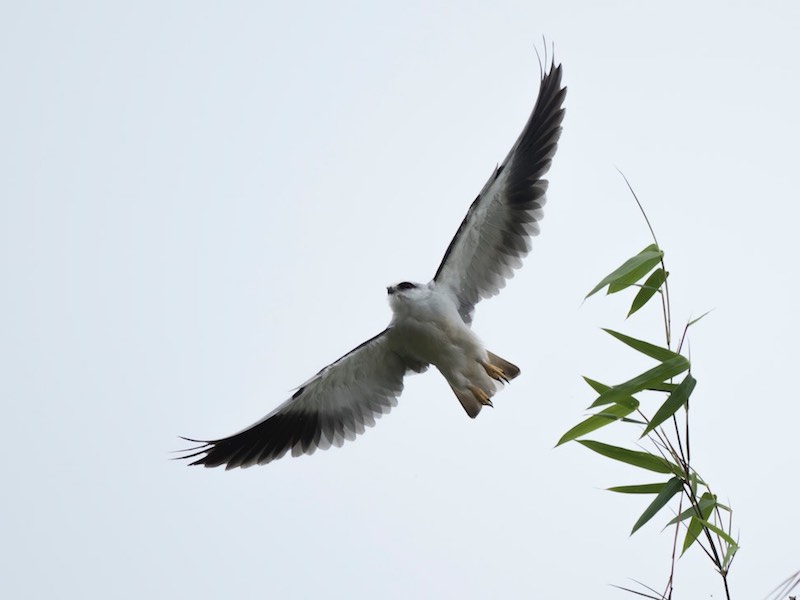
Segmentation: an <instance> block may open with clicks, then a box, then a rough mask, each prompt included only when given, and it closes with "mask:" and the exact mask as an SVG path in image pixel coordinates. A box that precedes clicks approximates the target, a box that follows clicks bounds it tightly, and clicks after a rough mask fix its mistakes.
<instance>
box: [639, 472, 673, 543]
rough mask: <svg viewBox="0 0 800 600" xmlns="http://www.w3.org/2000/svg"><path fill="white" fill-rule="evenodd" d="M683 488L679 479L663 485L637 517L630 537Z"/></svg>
mask: <svg viewBox="0 0 800 600" xmlns="http://www.w3.org/2000/svg"><path fill="white" fill-rule="evenodd" d="M682 487H683V480H682V479H681V478H680V477H673V478H672V479H670V480H669V481H668V482H667V483H666V485H664V489H662V490H661V491H660V492H659V493H658V495H657V496H656V497H655V498H654V499H653V501H652V502H651V503H650V506H648V507H647V508H646V509H645V511H644V512H643V513H642V516H641V517H639V520H638V521H636V523H635V524H634V526H633V529H631V535H633V534H634V533H636V530H637V529H639V528H640V527H641V526H642V525H644V524H645V523H647V522H648V521H649V520H650V519H652V518H653V517H654V516H655V515H656V513H657V512H658V511H660V510H661V509H662V508H664V505H666V504H667V502H669V501H670V500H672V497H673V496H674V495H675V494H677V493H678V492H680V491H681V488H682Z"/></svg>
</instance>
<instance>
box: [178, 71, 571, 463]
mask: <svg viewBox="0 0 800 600" xmlns="http://www.w3.org/2000/svg"><path fill="white" fill-rule="evenodd" d="M545 63H546V59H545ZM566 92H567V90H566V88H565V87H562V86H561V65H558V66H556V65H555V61H551V63H550V65H549V67H548V66H547V65H546V64H545V67H544V69H542V72H541V78H540V85H539V95H538V97H537V99H536V104H535V106H534V108H533V112H532V113H531V115H530V117H529V118H528V122H527V123H526V124H525V127H524V129H523V130H522V133H521V134H520V135H519V138H518V139H517V141H516V143H515V144H514V145H513V146H512V148H511V151H510V152H509V153H508V156H506V159H505V160H504V161H503V163H502V164H501V165H500V166H499V167H497V168H496V169H495V170H494V172H493V173H492V175H491V177H489V180H488V181H487V182H486V185H484V186H483V189H482V190H481V192H480V194H478V197H477V198H476V199H475V201H474V202H473V203H472V205H471V206H470V208H469V210H468V211H467V215H466V217H464V220H463V221H462V223H461V226H460V227H459V228H458V231H457V232H456V235H455V237H454V238H453V240H452V241H451V242H450V245H449V247H448V248H447V251H446V252H445V255H444V258H443V259H442V262H441V264H440V265H439V268H438V269H437V270H436V274H435V275H434V277H433V279H432V280H431V281H430V282H428V283H414V282H410V281H403V282H401V283H397V284H394V285H390V286H389V287H388V288H387V290H386V291H387V293H388V297H389V305H390V306H391V309H392V320H391V322H390V323H389V325H388V327H387V328H386V329H384V330H383V331H382V332H381V333H379V334H378V335H376V336H375V337H373V338H372V339H369V340H367V341H366V342H364V343H362V344H361V345H359V346H358V347H357V348H355V349H353V350H351V351H350V352H348V353H347V354H345V355H344V356H342V357H341V358H340V359H338V360H337V361H335V362H333V363H331V364H329V365H328V366H327V367H325V368H324V369H322V370H321V371H320V372H319V373H317V374H316V375H314V376H313V377H312V378H311V379H309V380H308V381H306V382H305V383H304V384H302V385H301V386H300V387H298V388H297V389H296V391H295V392H294V393H293V394H292V396H291V398H289V399H288V400H286V401H285V402H284V403H283V404H281V405H280V406H278V407H277V408H276V409H275V410H273V411H272V412H271V413H269V414H268V415H267V416H265V417H264V418H263V419H261V420H260V421H258V422H257V423H254V424H253V425H250V426H249V427H247V428H245V429H243V430H242V431H240V432H239V433H235V434H233V435H231V436H229V437H224V438H220V439H216V440H195V439H191V438H183V439H186V440H187V441H190V442H195V443H198V444H200V445H199V446H196V447H194V448H190V449H188V450H186V451H185V454H184V455H183V456H181V457H179V458H181V459H189V460H192V462H191V463H190V464H192V465H203V466H206V467H219V466H223V465H224V466H225V468H226V469H234V468H236V467H250V466H253V465H263V464H266V463H269V462H271V461H273V460H276V459H278V458H281V457H282V456H284V455H285V454H286V453H287V452H289V451H291V453H292V456H299V455H301V454H313V453H314V452H315V451H316V450H317V449H321V450H325V449H327V448H330V447H331V446H337V447H339V446H341V445H342V444H344V442H345V440H352V439H354V438H355V437H356V436H358V435H360V434H362V433H363V432H364V430H365V428H366V427H371V426H373V425H374V424H375V419H376V418H378V417H380V416H381V415H383V414H385V413H388V412H389V411H390V410H391V409H392V407H393V406H395V405H396V404H397V398H398V397H399V396H400V393H401V392H402V391H403V379H404V377H405V376H406V374H408V373H410V372H415V373H422V372H423V371H425V370H426V369H427V368H428V367H429V366H430V365H433V366H434V367H436V368H437V369H438V370H439V372H440V373H441V374H442V375H443V376H444V378H445V379H446V380H447V383H449V384H450V387H451V388H452V390H453V392H454V393H455V395H456V398H458V400H459V402H460V403H461V406H463V407H464V410H465V411H466V412H467V414H468V415H469V416H470V417H472V418H475V417H476V416H477V415H478V413H479V412H480V411H481V409H482V408H483V407H484V406H492V397H493V396H494V394H495V393H496V392H497V391H498V390H499V388H500V387H501V386H502V384H503V383H508V382H509V381H510V380H512V379H514V378H515V377H516V376H517V375H519V372H520V371H519V368H517V367H516V366H515V365H513V364H512V363H510V362H508V361H507V360H504V359H502V358H500V357H499V356H497V355H496V354H493V353H492V352H489V351H488V350H487V349H486V348H484V346H483V344H482V343H481V341H480V340H479V339H478V337H477V336H476V335H475V333H473V331H472V328H471V325H472V315H473V312H474V310H475V305H476V304H477V303H478V302H479V301H480V300H481V299H483V298H489V297H491V296H494V295H496V294H497V293H498V292H499V291H500V289H501V288H502V287H504V286H505V282H506V280H507V279H509V278H510V277H512V276H513V272H514V270H515V269H517V268H519V267H520V266H521V264H522V258H523V257H524V256H525V255H527V254H528V251H529V250H530V247H531V240H530V238H531V236H533V235H537V234H538V233H539V221H540V220H541V219H542V207H543V206H544V203H545V192H546V191H547V185H548V183H547V180H545V179H542V177H543V176H544V175H545V173H547V171H548V170H549V168H550V163H551V161H552V159H553V156H554V155H555V153H556V147H557V143H558V139H559V136H560V135H561V122H562V120H563V118H564V109H563V108H562V105H563V102H564V98H565V96H566Z"/></svg>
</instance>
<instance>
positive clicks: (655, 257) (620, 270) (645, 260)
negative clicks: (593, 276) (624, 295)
mask: <svg viewBox="0 0 800 600" xmlns="http://www.w3.org/2000/svg"><path fill="white" fill-rule="evenodd" d="M662 256H664V253H663V252H662V251H661V250H659V248H658V246H657V245H655V244H650V245H649V246H648V247H647V248H645V249H644V250H642V251H641V252H640V253H639V254H637V255H636V256H633V257H631V258H629V259H628V260H626V261H625V262H624V263H622V265H620V266H619V267H617V268H616V269H615V270H614V271H613V272H611V273H610V274H608V275H606V276H605V277H604V278H603V280H602V281H601V282H600V283H598V284H597V285H596V286H594V289H592V291H591V292H589V293H588V294H586V298H588V297H589V296H592V295H594V294H596V293H597V292H599V291H600V290H602V289H603V288H604V287H606V286H607V285H608V286H610V285H612V284H622V283H623V282H628V281H630V279H631V277H633V276H635V275H636V274H637V273H639V272H641V271H642V270H643V268H644V267H645V266H646V270H644V272H642V273H641V275H639V276H638V277H636V279H634V280H633V281H630V283H627V285H632V284H634V283H636V282H637V281H639V279H641V278H642V277H644V276H645V275H646V274H647V273H649V272H650V270H651V269H652V268H653V267H654V266H656V265H657V264H658V263H659V262H661V257H662ZM620 289H622V288H620ZM617 291H619V290H617Z"/></svg>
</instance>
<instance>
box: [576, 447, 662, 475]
mask: <svg viewBox="0 0 800 600" xmlns="http://www.w3.org/2000/svg"><path fill="white" fill-rule="evenodd" d="M578 443H579V444H582V445H584V446H586V447H587V448H589V450H593V451H594V452H597V453H598V454H602V455H603V456H607V457H608V458H611V459H613V460H618V461H620V462H624V463H628V464H629V465H633V466H635V467H639V468H642V469H647V470H648V471H655V472H656V473H674V472H675V471H674V469H678V466H677V465H673V464H672V463H670V462H669V461H667V460H665V459H663V458H661V457H660V456H656V455H655V454H650V453H649V452H640V451H638V450H628V449H627V448H620V447H619V446H611V445H609V444H604V443H602V442H597V441H594V440H578Z"/></svg>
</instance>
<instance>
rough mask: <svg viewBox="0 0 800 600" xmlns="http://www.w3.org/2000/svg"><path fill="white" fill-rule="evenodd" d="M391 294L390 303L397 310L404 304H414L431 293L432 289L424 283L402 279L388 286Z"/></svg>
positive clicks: (388, 292)
mask: <svg viewBox="0 0 800 600" xmlns="http://www.w3.org/2000/svg"><path fill="white" fill-rule="evenodd" d="M386 293H387V294H388V295H389V304H390V305H391V307H392V309H393V310H395V311H396V310H397V309H398V308H400V307H401V306H403V305H408V304H413V303H414V302H415V301H417V300H422V299H423V298H426V297H427V296H428V294H430V289H429V288H428V286H427V285H425V284H424V283H412V282H411V281H402V282H400V283H395V284H394V285H390V286H388V287H387V288H386Z"/></svg>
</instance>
